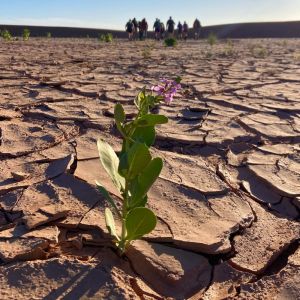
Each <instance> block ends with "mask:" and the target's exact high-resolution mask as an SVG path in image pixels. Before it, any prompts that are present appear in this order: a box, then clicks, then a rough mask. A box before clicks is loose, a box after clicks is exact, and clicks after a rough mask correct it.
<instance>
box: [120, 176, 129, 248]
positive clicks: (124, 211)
mask: <svg viewBox="0 0 300 300" xmlns="http://www.w3.org/2000/svg"><path fill="white" fill-rule="evenodd" d="M128 185H129V182H128V179H127V178H125V191H124V194H123V195H124V196H123V208H122V233H121V241H120V243H119V248H120V250H121V251H122V253H123V252H124V250H125V246H126V215H127V202H128V189H129V186H128Z"/></svg>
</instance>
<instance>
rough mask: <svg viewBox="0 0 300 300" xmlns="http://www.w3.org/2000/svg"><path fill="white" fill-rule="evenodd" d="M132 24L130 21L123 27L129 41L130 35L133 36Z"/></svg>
mask: <svg viewBox="0 0 300 300" xmlns="http://www.w3.org/2000/svg"><path fill="white" fill-rule="evenodd" d="M133 27H134V25H133V23H132V21H131V19H130V20H129V21H128V22H127V23H126V25H125V29H126V32H127V33H128V39H129V40H130V41H131V40H132V35H133Z"/></svg>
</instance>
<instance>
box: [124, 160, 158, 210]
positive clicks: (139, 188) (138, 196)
mask: <svg viewBox="0 0 300 300" xmlns="http://www.w3.org/2000/svg"><path fill="white" fill-rule="evenodd" d="M162 167H163V161H162V159H161V158H158V157H157V158H154V159H152V160H151V162H150V163H149V164H148V165H147V167H146V168H145V169H144V170H143V171H142V172H141V173H140V174H139V176H138V177H137V180H135V181H134V182H133V184H132V187H131V188H130V193H131V199H130V201H129V206H130V207H131V208H133V207H136V206H137V203H140V202H141V201H142V199H144V197H145V196H146V195H147V193H148V191H149V189H150V188H151V186H152V185H153V183H154V182H155V181H156V179H157V178H158V176H159V174H160V172H161V170H162Z"/></svg>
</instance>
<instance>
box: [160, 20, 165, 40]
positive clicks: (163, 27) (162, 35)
mask: <svg viewBox="0 0 300 300" xmlns="http://www.w3.org/2000/svg"><path fill="white" fill-rule="evenodd" d="M165 33H166V27H165V24H164V23H163V22H161V23H160V37H161V38H162V39H164V38H165Z"/></svg>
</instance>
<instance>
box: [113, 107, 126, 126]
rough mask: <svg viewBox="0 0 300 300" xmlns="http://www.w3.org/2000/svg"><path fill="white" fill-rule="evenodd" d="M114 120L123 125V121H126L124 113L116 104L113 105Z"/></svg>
mask: <svg viewBox="0 0 300 300" xmlns="http://www.w3.org/2000/svg"><path fill="white" fill-rule="evenodd" d="M114 114H115V120H116V122H118V123H124V121H125V119H126V115H125V112H124V108H123V106H122V105H121V104H120V103H117V104H116V105H115V113H114Z"/></svg>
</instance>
